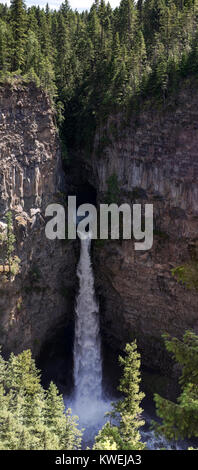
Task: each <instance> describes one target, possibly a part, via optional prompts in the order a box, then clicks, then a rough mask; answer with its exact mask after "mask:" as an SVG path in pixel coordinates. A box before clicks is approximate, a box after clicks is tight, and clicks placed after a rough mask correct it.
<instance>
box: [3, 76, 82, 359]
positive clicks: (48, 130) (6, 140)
mask: <svg viewBox="0 0 198 470" xmlns="http://www.w3.org/2000/svg"><path fill="white" fill-rule="evenodd" d="M60 157H61V152H60V144H59V141H58V138H57V130H56V127H55V120H54V114H53V110H52V106H51V103H50V101H49V99H48V97H47V96H46V94H45V93H44V92H43V91H41V90H40V89H37V88H36V87H35V86H34V84H29V85H28V86H27V85H25V84H23V83H16V84H15V85H13V86H11V85H6V86H4V87H2V88H1V89H0V192H1V199H0V220H1V223H0V224H1V227H0V228H1V229H2V230H3V229H4V227H5V212H6V210H8V209H9V208H10V209H11V210H12V214H13V221H14V232H15V236H16V253H17V255H18V256H19V258H20V260H21V262H20V272H19V274H18V275H17V276H15V277H14V276H12V277H11V278H10V279H8V276H5V275H3V274H2V273H0V292H1V295H0V311H1V322H0V323H1V325H0V344H2V345H3V348H4V350H5V352H9V351H13V352H18V351H21V350H23V349H25V348H31V349H32V351H33V354H38V353H39V351H40V349H41V347H42V345H43V344H44V342H45V340H47V339H49V337H50V336H52V335H53V334H55V333H56V329H57V328H60V327H61V325H64V326H65V325H66V324H67V323H68V321H69V319H70V315H71V303H72V302H71V298H72V296H73V286H74V284H75V253H74V251H73V246H72V244H69V243H67V244H66V243H64V242H62V241H49V240H47V239H46V237H45V232H44V228H45V220H44V219H45V208H46V205H47V204H48V203H52V202H57V201H59V200H60V198H61V195H60V192H61V191H63V190H64V178H63V171H62V168H61V159H60ZM1 263H2V261H1Z"/></svg>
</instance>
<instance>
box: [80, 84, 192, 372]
mask: <svg viewBox="0 0 198 470" xmlns="http://www.w3.org/2000/svg"><path fill="white" fill-rule="evenodd" d="M197 99H198V93H197V87H196V86H194V87H193V84H192V83H191V87H190V86H187V85H186V86H183V87H182V89H181V90H180V91H179V92H178V93H177V97H176V99H174V97H172V98H171V99H170V100H169V102H167V103H166V105H165V106H164V107H161V109H159V108H157V106H156V104H155V103H154V104H153V103H152V102H150V103H147V104H145V103H142V107H141V109H140V111H139V113H134V114H133V115H132V117H131V119H130V121H128V123H127V124H126V123H125V122H123V116H122V115H117V116H112V117H110V118H109V120H108V122H107V125H106V126H101V128H100V129H98V132H97V134H96V137H95V144H94V152H93V154H92V160H91V170H90V165H88V164H87V162H86V164H85V165H86V167H87V174H88V175H89V176H88V177H89V181H90V182H92V184H94V185H95V186H96V187H97V190H98V202H100V201H104V197H105V195H106V194H107V193H108V180H109V177H111V176H112V175H116V178H117V182H118V198H117V199H118V202H119V203H123V202H128V203H130V204H133V203H141V204H143V205H144V204H145V203H148V202H149V203H153V207H154V244H153V248H152V249H151V250H149V251H146V252H138V251H136V252H135V251H134V242H133V241H120V242H116V241H108V242H106V243H104V244H102V243H97V242H96V243H95V273H96V283H97V289H98V294H99V296H100V301H101V305H102V308H101V322H102V330H103V336H104V337H105V338H106V343H109V344H112V346H113V348H114V349H115V348H117V349H119V348H122V347H123V346H124V344H125V342H126V341H129V340H131V339H132V338H134V337H136V338H137V339H138V343H139V347H140V349H141V352H142V358H143V362H144V364H145V365H146V366H148V367H152V368H155V369H163V368H164V369H166V367H167V357H166V356H165V355H164V350H163V344H162V340H161V335H162V334H163V333H164V332H169V333H171V334H173V335H178V336H181V335H182V334H183V333H184V331H185V329H190V328H193V329H194V330H195V331H196V333H198V308H197V306H198V293H197V292H196V290H195V289H189V288H187V286H186V285H185V284H182V283H178V281H177V279H176V278H175V277H174V276H173V275H172V272H171V270H172V268H174V267H176V266H179V265H183V264H185V263H187V264H188V263H189V264H190V263H192V262H193V263H194V262H196V260H197V262H198V151H197V149H198V109H197ZM114 195H115V194H114Z"/></svg>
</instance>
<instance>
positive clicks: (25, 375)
mask: <svg viewBox="0 0 198 470" xmlns="http://www.w3.org/2000/svg"><path fill="white" fill-rule="evenodd" d="M81 434H82V433H81V431H80V430H79V429H78V425H77V417H74V416H72V415H71V410H69V409H68V410H67V411H66V412H65V409H64V402H63V398H62V396H61V395H60V394H59V392H58V389H57V387H56V386H55V385H54V384H53V383H51V384H50V386H49V388H48V390H47V391H45V390H44V389H43V388H42V386H41V383H40V372H39V371H38V370H37V368H36V365H35V362H34V360H33V359H32V356H31V352H30V351H24V352H22V353H21V354H19V355H18V356H15V355H14V354H11V355H10V358H9V359H8V361H5V360H4V359H3V357H2V355H1V354H0V449H1V450H52V449H55V450H68V449H69V450H71V449H79V448H80V442H81Z"/></svg>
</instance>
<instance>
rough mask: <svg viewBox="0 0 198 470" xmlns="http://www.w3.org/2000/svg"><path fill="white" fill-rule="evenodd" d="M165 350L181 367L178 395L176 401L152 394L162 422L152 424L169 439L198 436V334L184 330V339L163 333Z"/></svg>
mask: <svg viewBox="0 0 198 470" xmlns="http://www.w3.org/2000/svg"><path fill="white" fill-rule="evenodd" d="M165 344H166V348H167V350H168V351H169V352H170V353H172V354H173V357H174V359H175V360H176V362H177V363H178V364H179V365H180V367H181V368H182V375H181V378H180V385H181V394H180V396H179V397H178V398H177V402H176V403H173V402H171V401H170V400H166V399H164V398H162V397H161V396H160V395H158V394H156V395H155V396H154V399H155V403H156V411H157V415H158V416H159V417H160V418H161V419H162V424H155V429H156V431H157V432H160V433H163V434H165V436H166V437H167V438H168V439H176V440H177V439H179V438H190V437H197V436H198V336H197V335H195V333H193V332H191V331H187V332H186V333H185V335H184V337H183V340H179V339H178V338H170V337H169V336H168V335H165Z"/></svg>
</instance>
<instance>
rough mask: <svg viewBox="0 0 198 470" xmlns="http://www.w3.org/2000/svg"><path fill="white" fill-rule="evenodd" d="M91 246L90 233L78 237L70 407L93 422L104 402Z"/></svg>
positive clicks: (83, 419)
mask: <svg viewBox="0 0 198 470" xmlns="http://www.w3.org/2000/svg"><path fill="white" fill-rule="evenodd" d="M90 247H91V237H90V236H87V237H86V238H85V237H84V238H83V239H81V253H80V260H79V263H78V268H77V276H78V278H79V292H78V296H77V300H76V308H75V312H76V322H75V339H74V385H75V393H74V408H73V409H74V411H75V412H76V413H77V414H78V416H79V417H80V421H81V422H82V423H83V424H86V423H90V424H95V421H97V417H99V416H100V417H101V412H102V411H103V410H101V405H102V404H103V403H104V402H103V401H102V358H101V342H100V324H99V306H98V303H97V301H96V296H95V289H94V275H93V270H92V265H91V256H90ZM102 408H103V406H102ZM104 411H105V410H104ZM102 416H103V413H102Z"/></svg>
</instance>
